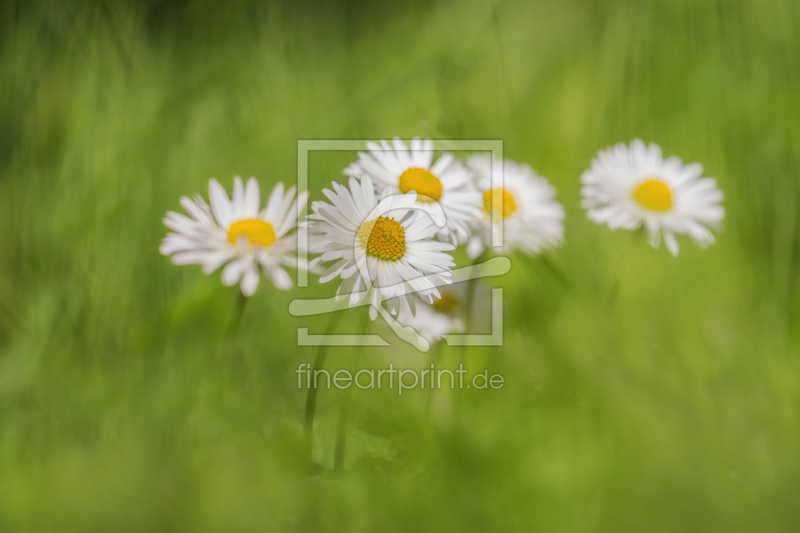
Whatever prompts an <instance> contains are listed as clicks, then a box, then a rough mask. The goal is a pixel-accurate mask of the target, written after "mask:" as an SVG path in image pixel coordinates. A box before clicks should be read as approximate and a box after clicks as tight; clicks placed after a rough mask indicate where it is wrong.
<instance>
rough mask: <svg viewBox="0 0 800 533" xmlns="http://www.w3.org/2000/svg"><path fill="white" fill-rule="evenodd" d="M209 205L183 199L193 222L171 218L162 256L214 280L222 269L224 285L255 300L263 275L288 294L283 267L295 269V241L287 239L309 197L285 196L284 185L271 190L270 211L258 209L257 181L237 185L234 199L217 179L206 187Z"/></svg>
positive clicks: (176, 215) (290, 191)
mask: <svg viewBox="0 0 800 533" xmlns="http://www.w3.org/2000/svg"><path fill="white" fill-rule="evenodd" d="M208 196H209V199H210V201H211V205H209V204H207V203H206V201H205V200H204V199H203V198H202V197H201V196H200V195H195V197H194V199H189V198H187V197H185V196H184V197H183V198H181V200H180V203H181V206H183V208H184V209H185V210H186V212H187V213H189V216H186V215H182V214H180V213H175V212H172V211H170V212H168V213H167V216H166V217H165V218H164V224H165V225H166V226H167V227H168V228H169V229H171V230H172V231H173V233H169V234H167V236H166V237H165V238H164V241H163V242H162V243H161V247H160V251H161V253H162V254H164V255H171V256H172V262H173V263H175V264H176V265H188V264H196V265H201V266H202V270H203V273H204V274H211V273H212V272H214V271H215V270H217V269H218V268H219V267H221V266H222V265H226V266H225V268H224V269H223V270H222V283H223V284H224V285H226V286H231V285H235V284H237V283H240V284H241V290H242V294H244V295H245V296H251V295H252V294H253V293H254V292H256V289H257V288H258V284H259V279H260V275H259V270H262V269H263V271H264V272H265V273H266V274H267V276H269V278H270V279H271V280H272V282H273V283H274V284H275V286H276V287H278V288H279V289H288V288H290V287H291V286H292V280H291V278H290V277H289V275H288V274H287V273H286V270H284V268H283V266H282V265H290V266H295V267H296V265H297V258H296V254H295V250H296V239H295V238H294V237H293V236H288V235H287V234H288V232H289V231H291V230H292V229H293V228H294V227H295V226H296V224H297V211H298V204H300V205H303V204H305V202H306V201H307V199H308V194H307V193H305V192H303V193H300V194H299V195H298V197H297V199H296V200H295V188H294V187H290V188H289V189H288V190H286V191H284V187H283V184H282V183H278V184H277V185H276V186H275V188H274V189H273V190H272V194H271V195H270V197H269V201H268V202H267V206H266V207H265V208H264V209H260V204H261V200H260V193H259V188H258V182H257V181H256V180H255V178H250V179H249V180H247V185H245V184H244V183H242V179H241V178H240V177H238V176H237V177H236V178H234V181H233V198H232V199H230V198H228V195H227V193H226V192H225V189H223V188H222V185H220V184H219V182H217V180H215V179H213V178H212V179H211V180H210V181H209V183H208Z"/></svg>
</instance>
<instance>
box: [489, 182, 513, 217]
mask: <svg viewBox="0 0 800 533" xmlns="http://www.w3.org/2000/svg"><path fill="white" fill-rule="evenodd" d="M483 210H484V211H485V212H486V213H488V214H489V215H491V214H492V212H493V211H496V212H497V213H498V214H499V215H500V216H502V217H503V218H506V217H510V216H511V215H513V214H514V213H516V211H517V202H516V201H515V200H514V195H513V194H511V193H510V192H508V190H506V189H504V188H502V187H495V188H494V189H489V190H488V191H486V192H485V193H483Z"/></svg>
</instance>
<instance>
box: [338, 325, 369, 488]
mask: <svg viewBox="0 0 800 533" xmlns="http://www.w3.org/2000/svg"><path fill="white" fill-rule="evenodd" d="M362 320H363V322H362V324H361V328H360V330H361V333H362V335H363V334H366V332H367V327H368V326H369V315H368V314H367V313H364V315H363V318H362ZM362 349H363V345H359V346H358V347H357V350H356V358H355V366H356V368H357V367H358V365H359V362H360V361H361V350H362ZM351 403H352V394H350V392H349V391H345V395H344V399H343V400H342V406H341V408H340V410H339V420H338V422H337V424H336V447H335V448H334V453H333V469H334V470H335V471H337V472H339V471H341V470H342V468H343V467H344V456H345V450H346V448H347V425H348V423H349V421H350V406H351Z"/></svg>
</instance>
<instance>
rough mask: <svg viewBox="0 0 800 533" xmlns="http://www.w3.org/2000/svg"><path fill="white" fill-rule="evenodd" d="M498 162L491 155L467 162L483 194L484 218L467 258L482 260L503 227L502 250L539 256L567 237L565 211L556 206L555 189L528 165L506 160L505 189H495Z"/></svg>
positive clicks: (503, 186)
mask: <svg viewBox="0 0 800 533" xmlns="http://www.w3.org/2000/svg"><path fill="white" fill-rule="evenodd" d="M495 162H496V161H494V159H493V158H492V156H491V155H490V154H478V155H474V156H472V157H470V158H469V159H468V160H467V166H468V167H469V168H470V169H471V170H472V171H473V172H474V173H475V177H476V180H477V184H478V189H479V190H480V191H481V193H482V194H483V216H482V217H481V218H480V219H479V220H478V224H477V226H478V227H477V231H476V235H475V236H474V237H473V238H472V239H470V242H469V244H468V246H467V253H468V255H469V256H470V257H471V258H473V259H475V258H476V257H478V256H480V255H481V254H482V253H483V251H484V250H485V249H486V247H487V246H491V245H492V235H493V234H494V235H499V231H500V228H501V227H502V234H503V241H502V242H503V245H502V246H501V247H498V249H499V250H504V251H511V250H515V249H516V250H522V251H524V252H527V253H531V254H536V253H539V252H541V251H542V250H544V249H546V248H549V247H552V246H556V245H558V244H559V243H560V242H561V240H562V238H563V236H564V208H563V207H562V206H561V204H559V203H558V202H556V200H555V196H556V191H555V189H554V188H553V186H552V185H550V183H548V182H547V180H546V179H545V178H542V177H540V176H539V175H537V174H536V171H534V170H533V169H532V168H531V167H529V166H528V165H524V164H522V163H515V162H514V161H510V160H507V159H506V160H504V161H503V165H502V168H503V171H502V172H503V175H502V181H500V183H502V186H499V187H495V186H494V184H493V183H492V166H493V163H495ZM493 214H494V215H495V216H494V218H495V220H494V221H493V220H492V215H493Z"/></svg>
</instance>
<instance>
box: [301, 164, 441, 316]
mask: <svg viewBox="0 0 800 533" xmlns="http://www.w3.org/2000/svg"><path fill="white" fill-rule="evenodd" d="M349 185H350V188H349V189H348V188H347V187H344V186H343V185H340V184H338V183H333V190H328V189H325V190H323V191H322V192H323V194H325V196H326V197H327V198H328V200H330V203H327V202H323V201H317V202H312V203H311V209H312V211H313V212H312V214H311V215H309V217H308V218H309V221H310V224H309V230H310V232H311V235H310V237H309V248H310V251H311V252H312V253H319V254H321V255H320V256H319V257H317V258H316V259H314V260H313V261H312V262H311V264H310V266H311V267H312V268H313V267H316V265H318V264H319V263H325V262H329V261H332V262H333V263H332V264H331V265H330V266H328V267H327V269H326V270H324V271H323V272H322V273H321V276H320V282H321V283H326V282H328V281H330V280H332V279H334V278H337V277H339V278H341V279H342V283H341V285H340V286H339V289H338V291H337V294H339V295H343V294H347V293H349V294H350V295H351V297H350V305H351V306H354V305H357V303H358V302H359V301H361V300H362V298H365V299H367V300H368V301H369V305H370V317H371V318H372V319H373V320H374V319H375V317H376V316H377V313H378V308H379V306H381V305H382V302H383V301H384V300H386V302H387V305H388V307H389V310H390V311H391V313H392V314H394V315H396V314H397V313H398V312H399V311H400V310H401V309H403V310H405V311H408V312H411V313H412V314H413V311H414V301H413V299H412V296H413V295H414V294H417V295H418V296H419V297H420V298H422V299H423V300H424V301H427V302H429V303H430V302H432V301H433V299H434V298H438V297H439V291H438V289H437V286H440V285H445V284H448V283H449V282H450V271H451V269H452V267H453V266H454V263H453V258H452V257H451V256H450V255H449V254H447V253H445V252H446V251H449V250H452V249H453V248H454V246H452V245H450V244H447V243H442V242H436V241H434V240H433V236H434V234H435V233H436V232H437V230H438V229H439V228H438V227H437V225H436V224H435V223H434V219H433V218H431V217H429V216H418V215H419V213H418V210H417V206H418V205H419V202H417V199H416V195H415V194H405V195H400V196H390V197H388V198H385V199H384V200H383V201H381V202H380V203H379V202H378V198H377V196H376V194H375V189H374V186H373V184H372V180H371V179H370V178H369V177H367V176H365V177H364V178H362V179H361V180H360V181H359V180H357V179H355V178H350V184H349ZM434 217H437V218H436V220H438V222H439V223H440V224H442V223H444V221H443V217H442V215H441V211H440V212H439V213H438V214H436V213H434Z"/></svg>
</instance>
